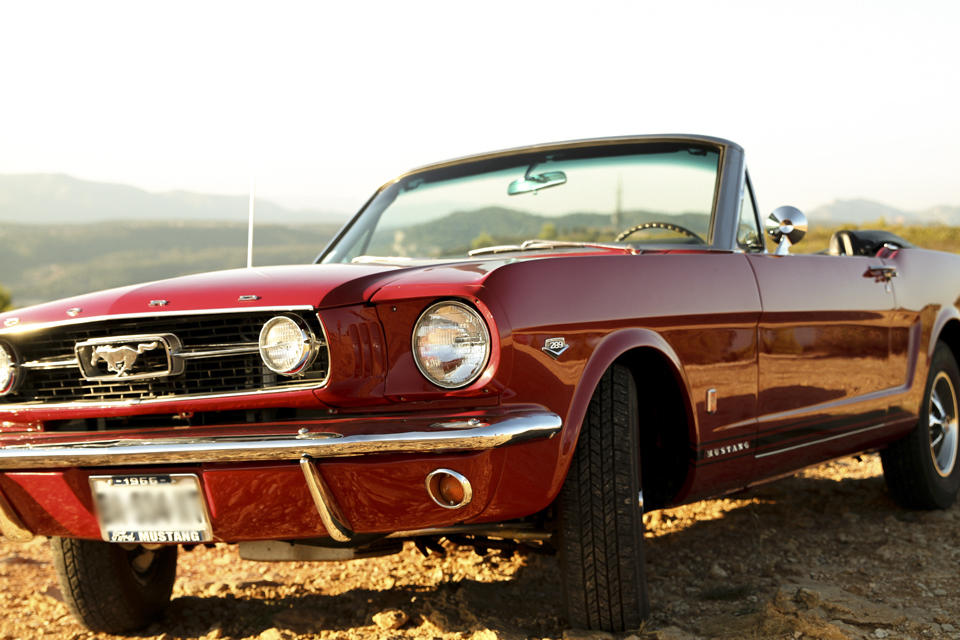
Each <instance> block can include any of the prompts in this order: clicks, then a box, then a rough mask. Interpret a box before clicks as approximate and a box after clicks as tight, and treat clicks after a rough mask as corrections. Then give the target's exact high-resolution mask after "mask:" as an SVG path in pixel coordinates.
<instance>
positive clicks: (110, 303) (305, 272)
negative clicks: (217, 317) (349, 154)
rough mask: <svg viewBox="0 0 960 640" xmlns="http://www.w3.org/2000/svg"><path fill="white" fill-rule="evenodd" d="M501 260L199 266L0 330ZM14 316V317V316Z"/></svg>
mask: <svg viewBox="0 0 960 640" xmlns="http://www.w3.org/2000/svg"><path fill="white" fill-rule="evenodd" d="M502 264H503V261H500V260H493V261H471V262H458V263H444V264H436V263H429V264H421V265H418V266H398V265H396V264H390V265H382V264H325V265H298V266H281V267H259V268H253V269H235V270H230V271H217V272H212V273H203V274H198V275H192V276H184V277H180V278H172V279H170V280H160V281H157V282H150V283H146V284H141V285H133V286H129V287H122V288H119V289H110V290H108V291H101V292H97V293H91V294H86V295H81V296H75V297H72V298H65V299H63V300H57V301H55V302H48V303H45V304H42V305H37V306H34V307H27V308H24V309H18V310H16V311H11V312H8V313H5V314H2V315H0V321H2V322H0V323H2V324H3V325H4V326H0V332H7V331H17V330H18V329H24V328H27V327H29V326H31V325H36V324H46V323H50V322H62V321H65V320H67V321H68V320H71V319H73V320H74V321H78V322H79V321H83V320H85V319H92V318H98V317H102V316H108V315H127V314H151V313H177V312H195V311H216V310H226V309H230V310H236V309H242V308H245V307H249V308H251V309H254V308H257V307H261V308H262V307H269V308H278V307H294V306H311V307H314V308H324V307H328V308H329V307H336V306H344V305H349V304H358V303H361V302H366V301H369V300H370V299H371V298H372V297H373V296H374V294H375V293H376V292H377V291H379V290H381V289H382V288H384V287H386V286H387V285H391V289H393V290H396V289H397V287H398V286H399V285H400V284H401V283H405V282H409V283H410V286H411V287H413V288H420V287H422V286H423V285H424V284H426V283H431V284H432V285H434V286H437V285H439V286H444V285H451V284H460V285H469V284H479V281H480V280H482V279H483V278H484V277H485V276H486V275H487V274H489V272H490V271H492V270H494V269H495V268H496V267H497V266H499V265H502ZM14 319H15V320H16V322H14Z"/></svg>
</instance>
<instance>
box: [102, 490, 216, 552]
mask: <svg viewBox="0 0 960 640" xmlns="http://www.w3.org/2000/svg"><path fill="white" fill-rule="evenodd" d="M90 490H91V492H92V493H93V502H94V507H95V510H96V513H97V518H98V520H99V521H100V535H101V536H102V537H103V539H104V540H106V541H107V542H132V543H137V542H140V543H150V544H155V543H170V542H172V543H179V542H186V543H192V542H206V541H208V540H211V539H212V538H213V531H212V530H211V528H210V517H209V515H208V513H207V506H206V503H205V502H204V500H203V493H202V492H201V491H200V480H199V479H197V476H195V475H193V474H189V473H174V474H162V475H161V474H157V475H139V476H91V477H90Z"/></svg>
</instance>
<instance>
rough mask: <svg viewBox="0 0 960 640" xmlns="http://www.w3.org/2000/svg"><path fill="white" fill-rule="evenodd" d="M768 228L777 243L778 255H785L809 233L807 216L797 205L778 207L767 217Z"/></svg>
mask: <svg viewBox="0 0 960 640" xmlns="http://www.w3.org/2000/svg"><path fill="white" fill-rule="evenodd" d="M766 228H767V235H768V236H770V237H771V238H772V239H773V241H774V242H776V243H777V250H776V255H778V256H785V255H787V254H789V253H790V247H792V246H793V245H795V244H797V243H798V242H800V241H801V240H802V239H803V236H805V235H807V216H805V215H803V212H802V211H800V209H797V208H796V207H777V208H776V209H774V210H773V213H771V214H770V217H769V218H767V224H766Z"/></svg>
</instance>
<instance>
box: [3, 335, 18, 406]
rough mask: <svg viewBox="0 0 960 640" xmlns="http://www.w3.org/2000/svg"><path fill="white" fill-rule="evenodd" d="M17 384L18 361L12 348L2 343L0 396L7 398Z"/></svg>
mask: <svg viewBox="0 0 960 640" xmlns="http://www.w3.org/2000/svg"><path fill="white" fill-rule="evenodd" d="M16 383H17V359H16V357H15V356H14V355H13V351H12V349H11V348H10V347H8V346H7V345H5V344H2V343H0V396H5V395H7V394H8V393H10V392H11V391H13V389H14V387H15V386H16Z"/></svg>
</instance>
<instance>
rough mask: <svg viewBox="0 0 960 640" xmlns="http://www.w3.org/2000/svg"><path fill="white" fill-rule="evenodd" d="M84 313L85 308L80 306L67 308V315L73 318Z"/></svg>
mask: <svg viewBox="0 0 960 640" xmlns="http://www.w3.org/2000/svg"><path fill="white" fill-rule="evenodd" d="M81 313H83V309H81V308H80V307H74V308H73V309H67V315H68V316H70V317H71V318H76V317H77V316H78V315H80V314H81Z"/></svg>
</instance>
